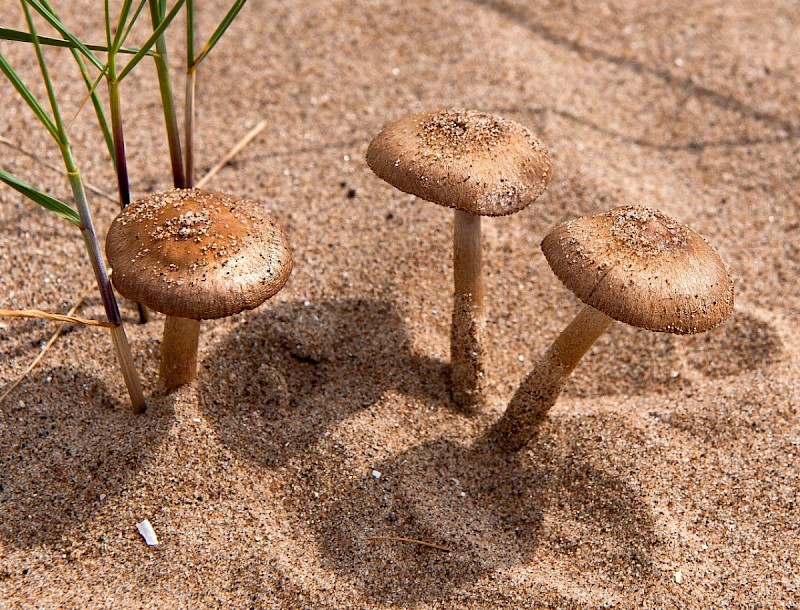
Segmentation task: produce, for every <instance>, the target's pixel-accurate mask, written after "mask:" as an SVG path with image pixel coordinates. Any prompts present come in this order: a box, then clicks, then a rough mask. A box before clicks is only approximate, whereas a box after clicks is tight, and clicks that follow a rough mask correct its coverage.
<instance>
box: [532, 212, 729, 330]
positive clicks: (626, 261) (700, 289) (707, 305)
mask: <svg viewBox="0 0 800 610" xmlns="http://www.w3.org/2000/svg"><path fill="white" fill-rule="evenodd" d="M542 250H543V251H544V255H545V257H546V258H547V262H548V263H550V266H551V267H552V268H553V271H554V272H555V274H556V275H557V276H558V278H559V279H560V280H561V281H562V282H564V284H565V285H566V286H567V288H569V289H570V290H571V291H572V292H574V293H575V295H577V297H578V298H579V299H581V300H582V301H583V302H584V303H586V304H587V305H591V306H592V307H594V308H595V309H598V310H600V311H602V312H603V313H605V314H606V315H608V316H610V317H612V318H614V319H615V320H619V321H620V322H625V323H626V324H631V325H632V326H638V327H641V328H646V329H648V330H654V331H664V332H671V333H677V334H689V333H700V332H704V331H706V330H710V329H712V328H714V327H715V326H717V325H718V324H720V323H721V322H722V321H723V320H724V319H725V318H727V317H728V315H729V314H730V313H731V311H732V310H733V281H732V280H731V278H730V276H729V275H728V269H727V267H726V265H725V263H724V262H723V261H722V259H721V258H720V256H719V254H717V252H716V250H714V248H713V247H711V245H710V244H709V243H708V242H707V241H706V240H705V238H703V237H702V236H701V235H699V234H698V233H695V232H694V231H692V230H691V229H690V228H689V227H687V226H685V225H681V224H680V223H678V222H677V221H675V220H673V219H671V218H668V217H667V216H665V215H664V214H662V213H661V212H659V211H657V210H650V209H647V208H642V207H630V206H625V207H619V208H614V209H613V210H611V211H609V212H606V213H605V214H600V215H597V216H588V217H585V218H578V219H576V220H571V221H568V222H566V223H564V224H562V225H559V226H558V227H556V228H555V229H553V231H551V232H550V233H549V234H548V235H547V236H546V237H545V238H544V240H543V241H542Z"/></svg>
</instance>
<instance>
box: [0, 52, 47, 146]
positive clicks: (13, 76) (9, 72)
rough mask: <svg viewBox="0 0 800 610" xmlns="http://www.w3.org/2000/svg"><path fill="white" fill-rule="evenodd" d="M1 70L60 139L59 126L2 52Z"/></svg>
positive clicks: (39, 117)
mask: <svg viewBox="0 0 800 610" xmlns="http://www.w3.org/2000/svg"><path fill="white" fill-rule="evenodd" d="M0 72H2V73H3V74H5V76H6V78H7V79H8V80H9V81H10V82H11V84H12V85H13V86H14V89H16V90H17V93H19V95H20V97H21V98H22V99H23V100H25V103H26V104H28V107H29V108H30V109H31V110H33V113H34V114H35V115H36V118H38V119H39V121H41V123H42V125H44V126H45V128H46V129H47V131H49V132H50V135H51V136H53V139H55V140H58V128H57V127H56V124H55V123H54V122H53V119H51V118H50V116H49V115H48V114H47V112H46V111H45V109H44V108H42V106H41V104H39V101H38V100H37V99H36V98H35V97H34V95H33V93H31V91H30V89H28V87H26V86H25V83H24V82H22V79H21V78H20V77H19V75H18V74H17V73H16V72H15V71H14V69H13V68H12V67H11V66H10V65H9V63H8V61H6V58H5V57H4V56H3V54H2V53H0Z"/></svg>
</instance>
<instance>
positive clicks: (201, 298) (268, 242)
mask: <svg viewBox="0 0 800 610" xmlns="http://www.w3.org/2000/svg"><path fill="white" fill-rule="evenodd" d="M106 255H107V256H108V260H109V263H110V264H111V267H112V268H113V276H112V278H113V279H112V281H113V283H114V286H115V287H116V288H117V290H119V292H120V293H121V294H122V295H123V296H125V297H127V298H129V299H131V300H133V301H136V302H139V303H143V304H145V305H147V306H148V307H151V308H152V309H155V310H156V311H160V312H161V313H164V314H166V315H168V316H177V317H182V318H192V319H195V320H207V319H213V318H221V317H225V316H229V315H233V314H236V313H239V312H240V311H243V310H245V309H253V308H254V307H258V306H259V305H260V304H261V303H263V302H264V301H265V300H266V299H268V298H270V297H271V296H272V295H274V294H275V293H276V292H278V291H279V290H280V289H281V288H282V287H283V285H284V284H285V283H286V280H287V279H288V278H289V273H290V272H291V269H292V256H291V252H290V250H289V244H288V240H287V238H286V234H285V233H284V232H283V230H282V229H281V227H280V226H279V225H278V224H277V223H276V222H275V220H274V219H273V218H272V216H271V215H270V214H269V213H268V212H267V211H266V210H265V209H264V208H263V206H261V205H259V204H258V203H256V202H254V201H249V200H246V199H238V198H236V197H232V196H230V195H226V194H222V193H216V192H212V191H203V190H199V189H175V190H172V191H168V192H166V193H158V194H155V195H151V196H149V197H147V198H145V199H141V200H139V201H136V202H134V203H132V204H131V205H129V206H128V207H127V208H125V209H124V210H123V211H122V212H120V214H119V215H118V216H117V218H115V219H114V222H113V223H112V224H111V228H110V229H109V231H108V236H107V238H106Z"/></svg>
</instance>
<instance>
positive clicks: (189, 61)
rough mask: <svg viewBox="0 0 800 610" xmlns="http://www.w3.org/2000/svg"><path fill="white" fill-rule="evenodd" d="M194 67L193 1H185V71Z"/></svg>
mask: <svg viewBox="0 0 800 610" xmlns="http://www.w3.org/2000/svg"><path fill="white" fill-rule="evenodd" d="M193 65H194V0H186V69H187V70H190V69H191V68H192V66H193Z"/></svg>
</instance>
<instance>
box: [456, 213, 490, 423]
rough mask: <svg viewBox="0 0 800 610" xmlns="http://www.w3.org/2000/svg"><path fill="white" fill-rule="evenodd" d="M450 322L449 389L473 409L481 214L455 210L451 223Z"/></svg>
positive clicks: (480, 374)
mask: <svg viewBox="0 0 800 610" xmlns="http://www.w3.org/2000/svg"><path fill="white" fill-rule="evenodd" d="M453 284H454V296H453V325H452V328H451V333H450V365H451V369H452V377H451V385H452V387H451V392H452V395H453V400H454V401H455V402H456V404H457V405H458V406H459V407H460V408H461V409H463V410H464V411H466V412H470V411H473V410H474V409H475V408H476V407H478V406H480V405H481V404H482V402H483V400H484V395H485V392H484V386H485V383H486V376H485V368H486V353H485V349H484V345H483V343H484V339H483V335H484V332H485V331H484V327H485V319H484V306H483V297H484V284H483V272H482V265H481V217H480V216H476V215H473V214H468V213H467V212H462V211H461V210H456V211H455V220H454V223H453Z"/></svg>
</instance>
